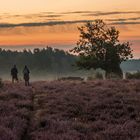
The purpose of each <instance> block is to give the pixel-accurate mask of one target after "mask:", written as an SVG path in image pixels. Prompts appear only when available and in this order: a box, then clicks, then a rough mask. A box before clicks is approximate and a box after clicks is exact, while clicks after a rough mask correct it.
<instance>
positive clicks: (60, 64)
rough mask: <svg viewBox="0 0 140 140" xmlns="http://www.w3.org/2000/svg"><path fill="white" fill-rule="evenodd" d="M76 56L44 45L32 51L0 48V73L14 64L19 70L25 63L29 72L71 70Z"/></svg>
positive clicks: (6, 71)
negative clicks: (42, 47)
mask: <svg viewBox="0 0 140 140" xmlns="http://www.w3.org/2000/svg"><path fill="white" fill-rule="evenodd" d="M75 60H76V56H74V55H71V54H69V53H67V52H65V51H63V50H59V49H53V48H51V47H46V48H44V49H39V48H36V49H34V50H33V51H31V50H23V51H21V52H18V51H11V50H5V49H0V73H4V72H5V73H8V72H10V69H11V67H12V66H13V65H14V64H16V65H17V67H18V69H19V70H22V69H23V67H24V65H27V66H28V67H29V68H30V70H31V72H34V73H36V74H38V73H39V72H40V73H41V72H47V73H55V72H60V73H65V72H69V71H73V66H72V65H73V64H74V63H75Z"/></svg>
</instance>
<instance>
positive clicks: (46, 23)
mask: <svg viewBox="0 0 140 140" xmlns="http://www.w3.org/2000/svg"><path fill="white" fill-rule="evenodd" d="M88 21H89V22H92V21H93V20H73V21H50V22H31V23H20V24H9V23H1V24H0V28H14V27H36V26H54V25H64V24H76V23H86V22H88Z"/></svg>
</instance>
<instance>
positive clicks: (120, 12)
mask: <svg viewBox="0 0 140 140" xmlns="http://www.w3.org/2000/svg"><path fill="white" fill-rule="evenodd" d="M120 14H140V11H127V12H125V11H113V12H93V13H90V14H84V15H83V16H108V15H120Z"/></svg>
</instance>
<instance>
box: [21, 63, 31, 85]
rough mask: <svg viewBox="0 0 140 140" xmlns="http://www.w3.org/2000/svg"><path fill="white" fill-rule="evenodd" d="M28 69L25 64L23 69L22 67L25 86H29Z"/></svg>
mask: <svg viewBox="0 0 140 140" xmlns="http://www.w3.org/2000/svg"><path fill="white" fill-rule="evenodd" d="M29 74H30V71H29V69H28V67H27V66H26V65H25V67H24V69H23V78H24V80H25V86H29V79H30V76H29Z"/></svg>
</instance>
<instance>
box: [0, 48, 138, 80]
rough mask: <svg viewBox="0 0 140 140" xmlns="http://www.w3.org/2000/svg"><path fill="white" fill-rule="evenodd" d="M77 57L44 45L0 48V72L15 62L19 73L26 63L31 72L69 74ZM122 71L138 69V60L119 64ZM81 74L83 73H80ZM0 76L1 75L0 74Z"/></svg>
mask: <svg viewBox="0 0 140 140" xmlns="http://www.w3.org/2000/svg"><path fill="white" fill-rule="evenodd" d="M77 59H78V57H77V56H74V55H72V54H70V53H68V52H65V51H64V50H59V49H54V48H51V47H46V48H43V49H39V48H36V49H34V50H32V51H31V50H26V49H25V50H23V51H20V52H19V51H11V50H5V49H1V48H0V74H1V75H2V74H7V73H10V69H11V67H12V66H13V65H14V64H16V65H17V67H18V69H19V72H20V73H21V71H22V69H23V67H24V65H27V66H28V67H29V68H30V70H31V72H32V74H36V75H41V74H43V73H47V74H70V73H75V72H76V71H77V70H78V68H76V67H75V66H74V65H75V62H76V60H77ZM121 68H122V69H123V71H137V70H140V60H129V61H127V62H123V63H122V64H121ZM82 74H83V73H82ZM0 77H1V76H0Z"/></svg>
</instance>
